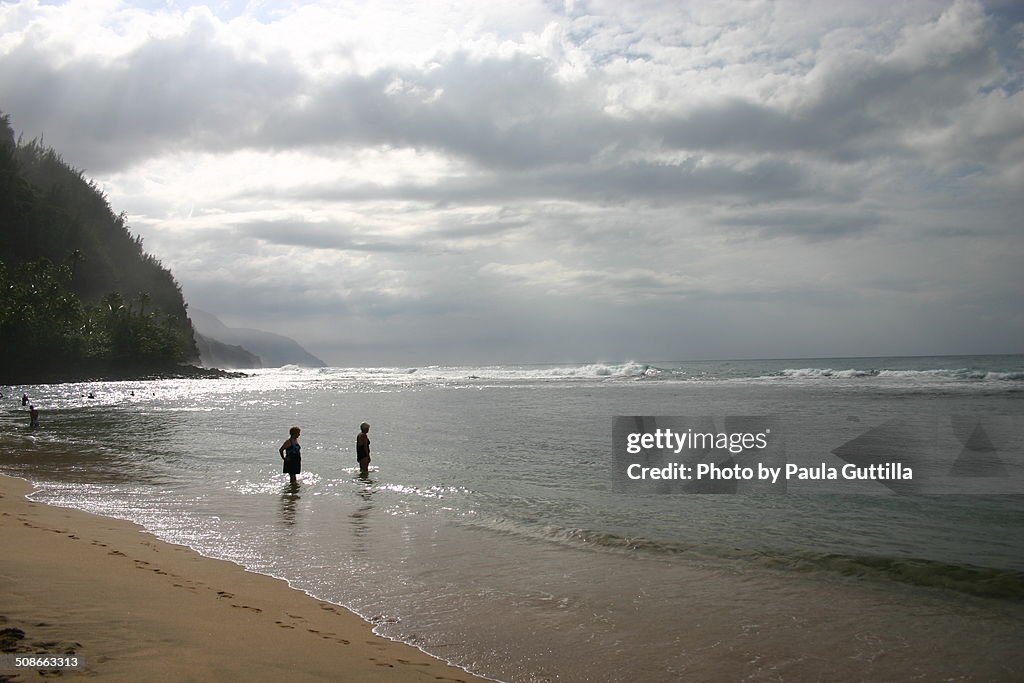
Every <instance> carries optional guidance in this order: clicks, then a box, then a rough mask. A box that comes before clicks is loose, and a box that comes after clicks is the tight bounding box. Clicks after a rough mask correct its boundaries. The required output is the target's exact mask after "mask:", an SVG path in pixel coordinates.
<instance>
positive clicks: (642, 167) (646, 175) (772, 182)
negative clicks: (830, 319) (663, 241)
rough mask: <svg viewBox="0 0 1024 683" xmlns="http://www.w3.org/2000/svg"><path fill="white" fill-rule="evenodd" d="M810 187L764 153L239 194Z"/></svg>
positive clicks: (681, 193)
mask: <svg viewBox="0 0 1024 683" xmlns="http://www.w3.org/2000/svg"><path fill="white" fill-rule="evenodd" d="M812 190H814V191H821V189H820V188H816V187H815V183H814V180H813V179H812V178H810V177H809V176H808V174H807V173H806V172H805V171H804V170H803V169H802V168H801V167H799V166H797V165H795V164H791V163H789V162H787V161H783V160H765V161H759V162H756V163H752V164H749V165H743V166H740V165H738V164H736V165H725V164H722V163H704V162H703V161H702V160H701V159H699V158H694V159H691V160H688V161H687V162H685V163H682V164H661V163H651V162H631V163H626V164H619V165H615V166H608V167H603V166H600V165H597V164H591V165H583V166H565V167H558V168H546V169H541V170H534V171H531V172H516V171H507V172H502V173H495V174H475V175H473V176H472V177H469V178H456V179H451V180H448V179H446V180H444V181H443V182H439V183H433V184H429V185H427V184H399V185H380V184H371V183H363V184H361V185H352V184H348V185H346V184H345V183H342V182H336V181H332V182H330V183H326V184H322V185H315V184H314V185H306V186H303V187H301V188H294V189H289V188H275V187H258V188H255V189H253V190H251V191H247V192H246V193H245V194H244V195H242V196H243V197H248V198H250V199H251V198H255V197H278V198H289V199H296V200H307V201H309V200H313V201H350V202H361V201H376V200H405V201H417V202H428V203H440V204H447V203H453V204H490V203H496V202H497V203H501V202H517V201H534V200H544V199H562V200H570V201H587V202H597V203H601V202H628V201H631V200H644V201H654V202H657V203H672V202H674V201H679V200H691V201H692V200H693V199H696V198H705V197H711V196H729V195H732V196H742V197H744V198H745V199H746V200H747V201H751V202H757V201H767V200H778V199H785V198H794V197H801V196H805V195H807V194H809V193H810V192H811V191H812Z"/></svg>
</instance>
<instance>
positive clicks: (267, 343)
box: [188, 307, 327, 370]
mask: <svg viewBox="0 0 1024 683" xmlns="http://www.w3.org/2000/svg"><path fill="white" fill-rule="evenodd" d="M188 313H189V317H190V318H191V319H192V325H193V327H195V329H196V332H197V333H198V334H196V343H197V345H198V347H199V358H200V361H201V362H202V364H203V365H205V366H207V367H215V368H222V369H235V370H244V369H250V368H260V367H264V368H277V367H281V366H282V365H300V366H303V367H310V368H322V367H326V366H327V363H325V362H324V361H322V360H320V359H319V358H317V357H316V356H314V355H313V354H311V353H310V352H309V351H307V350H306V349H304V348H303V347H302V345H301V344H299V343H298V342H297V341H295V340H294V339H292V338H290V337H286V336H284V335H282V334H275V333H273V332H266V331H264V330H254V329H249V328H243V327H228V326H227V325H225V324H224V323H223V322H222V321H221V320H220V319H219V318H218V317H217V316H215V315H213V314H212V313H208V312H206V311H203V310H201V309H198V308H191V307H190V308H189V311H188Z"/></svg>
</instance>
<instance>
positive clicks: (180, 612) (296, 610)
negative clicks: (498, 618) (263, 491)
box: [0, 475, 489, 683]
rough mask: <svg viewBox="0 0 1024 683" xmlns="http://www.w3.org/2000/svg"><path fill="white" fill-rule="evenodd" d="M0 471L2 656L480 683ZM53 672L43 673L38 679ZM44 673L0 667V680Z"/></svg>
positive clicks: (137, 669) (107, 668)
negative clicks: (34, 496)
mask: <svg viewBox="0 0 1024 683" xmlns="http://www.w3.org/2000/svg"><path fill="white" fill-rule="evenodd" d="M33 490H34V487H33V486H32V484H31V483H29V482H28V481H26V480H24V479H20V478H16V477H11V476H8V475H0V538H2V539H3V547H4V548H5V549H6V550H5V552H4V554H3V556H2V557H0V580H2V581H3V582H4V593H5V596H4V600H3V601H2V603H0V604H2V611H0V634H2V637H0V644H2V646H3V651H4V652H3V653H4V654H12V655H13V654H18V655H21V656H26V655H41V654H47V655H74V656H77V657H79V658H81V660H82V661H83V662H84V668H83V669H82V670H80V671H75V670H65V671H64V673H65V674H67V675H72V676H74V675H80V674H83V673H84V674H86V675H91V676H97V677H99V678H100V679H101V680H103V679H110V680H243V679H244V680H252V681H280V680H282V679H290V680H358V681H371V682H372V681H400V682H403V681H438V680H440V681H464V682H466V683H469V682H471V681H485V680H489V679H484V678H480V677H477V676H474V675H472V674H470V673H468V672H466V671H464V670H463V669H459V668H457V667H454V666H452V665H449V664H446V663H445V662H443V661H441V660H439V659H435V658H434V657H431V656H430V655H427V654H426V653H424V652H422V651H420V650H418V649H416V648H415V647H413V646H411V645H407V644H405V643H400V642H397V641H392V640H388V639H387V638H384V637H382V636H378V635H376V634H374V633H373V632H372V627H371V625H370V624H368V623H367V622H365V621H364V620H363V619H362V618H361V617H359V616H358V615H357V614H355V613H353V612H350V611H349V610H347V609H345V608H344V607H341V606H339V605H335V604H332V603H327V602H324V601H321V600H317V599H316V598H313V597H311V596H309V595H308V594H306V593H304V592H302V591H299V590H296V589H293V588H291V587H290V586H289V585H288V584H287V583H286V582H285V581H283V580H281V579H276V578H273V577H270V576H265V575H262V574H255V573H252V572H249V571H246V570H245V569H243V568H242V567H240V566H239V565H236V564H234V563H231V562H228V561H225V560H217V559H213V558H209V557H205V556H202V555H200V554H199V553H197V552H195V551H193V550H191V549H190V548H186V547H184V546H177V545H172V544H169V543H166V542H164V541H161V540H159V539H157V538H156V537H155V536H153V535H151V534H149V533H148V532H146V531H145V530H144V529H143V528H142V527H141V526H139V525H137V524H134V523H132V522H128V521H125V520H119V519H113V518H109V517H102V516H99V515H94V514H92V513H88V512H83V511H81V510H75V509H71V508H63V507H54V506H49V505H46V504H44V503H37V502H35V501H32V500H30V499H28V498H26V496H27V495H28V494H30V493H31V492H32V491H33ZM51 675H53V672H47V674H46V675H45V677H48V676H51ZM41 677H44V674H42V673H40V672H39V671H37V670H35V669H32V670H11V669H7V670H2V671H0V680H5V681H26V680H35V679H37V678H41Z"/></svg>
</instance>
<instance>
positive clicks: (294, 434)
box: [278, 427, 302, 484]
mask: <svg viewBox="0 0 1024 683" xmlns="http://www.w3.org/2000/svg"><path fill="white" fill-rule="evenodd" d="M301 431H302V430H301V429H299V428H298V427H292V428H291V429H289V430H288V434H289V438H288V440H287V441H285V442H284V443H283V444H281V448H279V449H278V453H279V454H280V455H281V459H282V460H284V473H285V474H287V475H288V476H289V477H291V482H292V483H293V484H294V483H295V475H296V474H298V473H299V471H300V470H302V455H301V450H302V449H301V447H300V446H299V434H300V433H301Z"/></svg>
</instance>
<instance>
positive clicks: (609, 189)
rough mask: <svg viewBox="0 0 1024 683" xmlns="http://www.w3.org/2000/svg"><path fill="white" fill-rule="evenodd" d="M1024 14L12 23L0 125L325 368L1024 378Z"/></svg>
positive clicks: (55, 14)
mask: <svg viewBox="0 0 1024 683" xmlns="http://www.w3.org/2000/svg"><path fill="white" fill-rule="evenodd" d="M1022 85H1024V3H1020V2H1011V1H1006V0H992V1H991V2H982V3H979V2H975V1H972V0H957V1H955V2H945V1H938V0H926V1H917V0H907V1H906V2H900V3H890V2H883V1H882V0H862V1H861V2H845V1H844V2H838V1H837V2H820V3H809V2H804V1H797V2H789V1H778V2H769V1H758V0H750V1H747V0H724V1H722V2H707V1H703V0H702V1H700V2H685V1H676V2H668V1H661V2H644V1H640V0H638V1H634V2H625V3H623V2H618V1H610V2H603V1H594V2H590V1H580V2H575V1H573V0H566V1H565V2H564V3H563V2H554V1H553V0H552V1H548V2H530V1H528V0H514V1H505V0H488V1H487V2H479V1H478V0H470V1H467V2H461V1H459V0H452V1H443V2H442V1H438V2H427V1H424V0H420V1H417V2H387V1H383V0H372V1H367V2H333V1H328V0H322V1H321V2H283V1H266V2H259V1H252V2H241V1H224V2H209V3H205V4H201V3H189V2H177V1H174V0H167V1H157V0H149V1H144V2H117V1H114V0H83V1H78V0H73V1H71V2H42V1H37V0H30V1H25V2H13V3H12V2H4V3H2V4H0V110H2V111H4V112H6V113H7V114H9V115H10V117H11V123H12V125H13V126H14V128H15V130H16V131H18V132H20V133H22V134H23V135H24V137H25V138H26V139H31V138H33V137H37V136H44V141H45V143H46V144H48V145H50V146H53V147H54V148H56V149H57V150H58V151H60V152H61V153H62V155H63V157H64V158H65V160H67V161H68V162H69V163H71V164H72V165H74V166H75V167H77V168H80V169H83V170H84V171H85V172H86V173H87V174H88V175H89V176H90V177H92V178H94V179H96V181H97V182H98V183H99V184H100V186H101V187H102V188H103V189H104V191H105V192H106V193H107V195H108V197H109V199H110V202H111V204H112V205H113V207H114V209H115V211H118V212H119V211H122V210H124V211H126V212H127V213H128V217H129V222H130V224H131V227H132V230H133V231H134V232H136V233H138V234H140V235H141V236H142V237H143V238H144V239H145V246H146V248H147V250H148V251H150V252H151V253H153V254H155V255H156V256H157V257H158V258H160V259H161V260H162V261H163V263H164V264H165V265H167V266H169V267H170V268H171V269H172V271H173V272H174V274H175V276H176V277H177V279H178V281H179V282H180V283H181V284H182V287H183V290H184V292H185V295H186V298H187V300H188V301H189V303H190V305H192V306H193V307H198V308H201V309H204V310H207V311H210V312H211V313H214V314H216V315H218V316H219V317H221V319H223V320H224V321H225V322H226V323H228V324H229V325H233V326H249V327H259V328H262V329H267V330H271V331H277V332H281V333H283V334H287V335H289V336H291V337H293V338H295V339H297V340H299V341H300V342H301V343H303V344H304V345H305V346H306V347H307V348H309V349H310V350H311V351H312V352H314V353H316V354H317V355H319V356H321V357H322V358H324V359H325V360H327V361H328V362H330V363H333V364H341V365H362V364H389V363H395V364H408V363H480V362H527V361H557V362H565V361H580V362H583V361H595V360H626V359H646V360H662V359H678V360H685V359H699V358H751V357H790V358H791V357H802V356H803V357H806V356H839V355H889V354H908V355H915V354H933V353H1001V352H1020V351H1024V348H1022V346H1021V340H1022V339H1024V275H1022V272H1024V268H1022V265H1021V264H1022V263H1024V236H1022V232H1024V229H1022V225H1024V218H1022V216H1024V191H1022V190H1024V94H1022V92H1021V88H1022Z"/></svg>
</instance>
